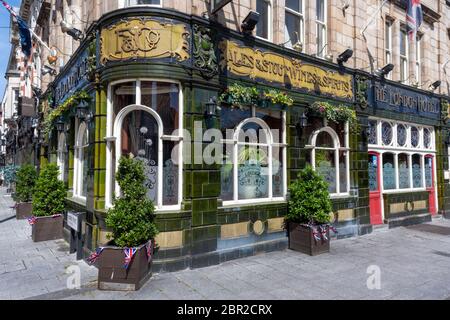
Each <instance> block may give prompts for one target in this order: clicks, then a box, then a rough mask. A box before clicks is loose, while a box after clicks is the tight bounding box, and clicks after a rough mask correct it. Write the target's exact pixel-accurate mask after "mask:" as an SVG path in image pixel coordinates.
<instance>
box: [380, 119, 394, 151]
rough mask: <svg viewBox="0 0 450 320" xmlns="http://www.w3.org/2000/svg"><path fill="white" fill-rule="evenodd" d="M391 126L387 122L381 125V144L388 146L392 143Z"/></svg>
mask: <svg viewBox="0 0 450 320" xmlns="http://www.w3.org/2000/svg"><path fill="white" fill-rule="evenodd" d="M392 136H393V134H392V125H391V124H390V123H387V122H383V124H382V125H381V139H382V140H383V144H384V145H386V146H388V145H390V144H391V143H392Z"/></svg>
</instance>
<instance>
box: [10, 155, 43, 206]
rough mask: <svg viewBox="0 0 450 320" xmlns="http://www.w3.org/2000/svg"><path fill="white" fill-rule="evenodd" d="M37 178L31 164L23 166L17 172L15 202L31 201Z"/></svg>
mask: <svg viewBox="0 0 450 320" xmlns="http://www.w3.org/2000/svg"><path fill="white" fill-rule="evenodd" d="M37 178H38V174H37V171H36V169H35V168H34V166H33V165H31V164H26V165H23V166H22V167H21V168H20V169H19V170H18V171H17V180H16V194H15V198H16V201H18V202H30V201H31V200H32V198H33V191H34V186H35V184H36V180H37Z"/></svg>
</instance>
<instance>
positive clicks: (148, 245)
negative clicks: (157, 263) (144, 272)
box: [145, 240, 153, 262]
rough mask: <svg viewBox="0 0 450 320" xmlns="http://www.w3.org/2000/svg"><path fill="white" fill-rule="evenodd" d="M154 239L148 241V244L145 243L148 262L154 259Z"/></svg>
mask: <svg viewBox="0 0 450 320" xmlns="http://www.w3.org/2000/svg"><path fill="white" fill-rule="evenodd" d="M152 247H153V246H152V240H150V241H149V242H147V244H146V245H145V248H146V249H147V251H146V252H147V259H148V262H150V260H151V259H152Z"/></svg>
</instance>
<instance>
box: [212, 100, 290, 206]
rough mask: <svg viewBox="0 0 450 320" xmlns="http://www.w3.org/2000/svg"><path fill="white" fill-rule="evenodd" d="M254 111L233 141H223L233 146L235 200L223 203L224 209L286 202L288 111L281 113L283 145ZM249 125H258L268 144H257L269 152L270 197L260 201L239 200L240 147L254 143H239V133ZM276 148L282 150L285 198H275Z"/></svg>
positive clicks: (240, 124)
mask: <svg viewBox="0 0 450 320" xmlns="http://www.w3.org/2000/svg"><path fill="white" fill-rule="evenodd" d="M251 110H252V117H251V118H247V119H245V120H243V121H242V122H240V123H239V124H238V125H237V127H236V129H235V132H234V136H233V139H232V140H227V139H222V140H221V143H222V144H232V145H233V163H232V164H233V200H226V201H223V203H222V205H223V206H224V207H226V206H236V205H245V204H253V203H264V202H284V201H286V195H287V142H286V140H287V136H286V111H280V112H281V122H282V124H281V125H282V133H281V143H277V142H274V141H273V136H272V132H271V129H270V127H269V126H268V125H267V123H266V122H265V121H264V120H262V119H260V118H257V117H255V115H256V112H257V110H258V109H257V108H256V107H251ZM248 123H256V124H258V125H259V126H260V127H261V128H262V130H264V132H265V133H266V138H267V140H268V141H267V143H259V142H258V143H255V144H254V145H255V146H256V145H257V146H263V147H266V148H267V150H268V156H267V157H268V171H269V173H268V192H267V194H268V197H267V198H260V199H239V185H238V181H239V176H238V170H239V168H238V167H239V163H238V152H239V146H242V145H252V143H248V142H245V143H244V142H240V141H239V133H240V132H241V129H242V128H243V127H244V126H245V125H246V124H248ZM274 148H282V153H281V156H282V160H281V162H282V167H283V173H282V174H283V181H282V183H283V185H282V189H283V196H281V197H274V196H273V190H272V188H273V185H272V182H273V180H272V179H273V176H272V174H273V171H272V152H273V151H272V150H273V149H274Z"/></svg>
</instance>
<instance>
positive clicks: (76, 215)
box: [67, 212, 83, 232]
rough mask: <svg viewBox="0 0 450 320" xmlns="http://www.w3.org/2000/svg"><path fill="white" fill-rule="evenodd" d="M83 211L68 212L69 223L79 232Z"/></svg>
mask: <svg viewBox="0 0 450 320" xmlns="http://www.w3.org/2000/svg"><path fill="white" fill-rule="evenodd" d="M82 215H83V213H81V212H68V213H67V225H68V226H69V227H71V228H72V229H73V230H75V231H77V232H79V231H80V226H81V217H82Z"/></svg>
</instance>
